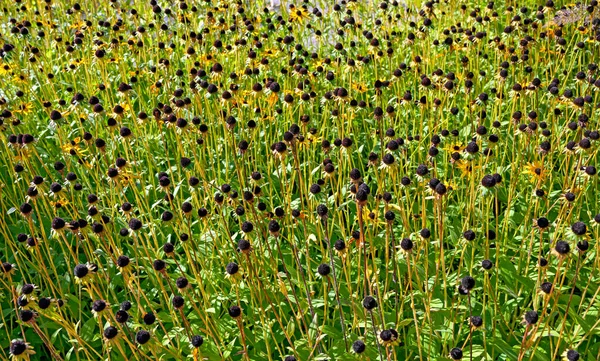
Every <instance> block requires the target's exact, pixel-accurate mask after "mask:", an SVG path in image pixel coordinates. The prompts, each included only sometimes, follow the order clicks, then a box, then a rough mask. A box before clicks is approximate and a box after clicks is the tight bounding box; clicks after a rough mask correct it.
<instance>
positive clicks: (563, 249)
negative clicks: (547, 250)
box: [554, 241, 571, 256]
mask: <svg viewBox="0 0 600 361" xmlns="http://www.w3.org/2000/svg"><path fill="white" fill-rule="evenodd" d="M554 250H555V251H556V252H557V253H558V254H559V255H561V256H564V255H566V254H568V253H569V251H571V246H570V245H569V244H568V243H567V242H565V241H558V242H556V245H555V246H554Z"/></svg>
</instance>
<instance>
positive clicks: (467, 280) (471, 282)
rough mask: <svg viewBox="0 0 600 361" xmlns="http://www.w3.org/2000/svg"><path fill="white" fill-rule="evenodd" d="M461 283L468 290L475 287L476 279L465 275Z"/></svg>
mask: <svg viewBox="0 0 600 361" xmlns="http://www.w3.org/2000/svg"><path fill="white" fill-rule="evenodd" d="M460 285H461V286H462V288H464V289H465V290H467V291H470V290H472V289H473V288H474V287H475V279H474V278H473V277H471V276H465V277H463V279H462V280H461V281H460Z"/></svg>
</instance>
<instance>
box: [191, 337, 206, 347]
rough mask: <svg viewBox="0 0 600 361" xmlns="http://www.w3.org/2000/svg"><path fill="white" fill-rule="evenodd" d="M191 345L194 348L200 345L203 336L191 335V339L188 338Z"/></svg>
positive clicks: (202, 341)
mask: <svg viewBox="0 0 600 361" xmlns="http://www.w3.org/2000/svg"><path fill="white" fill-rule="evenodd" d="M190 342H191V344H192V346H194V347H195V348H198V347H200V346H202V344H203V343H204V338H202V336H200V335H194V336H192V339H191V340H190Z"/></svg>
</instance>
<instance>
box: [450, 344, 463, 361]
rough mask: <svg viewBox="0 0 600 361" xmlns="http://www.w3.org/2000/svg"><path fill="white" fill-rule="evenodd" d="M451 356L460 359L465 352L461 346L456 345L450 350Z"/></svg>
mask: <svg viewBox="0 0 600 361" xmlns="http://www.w3.org/2000/svg"><path fill="white" fill-rule="evenodd" d="M450 358H452V359H453V360H460V359H462V358H463V352H462V350H461V349H460V348H458V347H455V348H453V349H452V350H450Z"/></svg>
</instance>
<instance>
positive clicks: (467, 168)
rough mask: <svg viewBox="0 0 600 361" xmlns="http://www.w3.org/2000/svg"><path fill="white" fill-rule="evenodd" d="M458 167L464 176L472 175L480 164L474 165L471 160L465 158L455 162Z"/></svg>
mask: <svg viewBox="0 0 600 361" xmlns="http://www.w3.org/2000/svg"><path fill="white" fill-rule="evenodd" d="M454 164H455V165H456V167H457V168H458V169H460V173H461V174H462V176H463V177H471V176H473V174H474V173H475V171H476V170H477V169H478V168H480V166H478V165H476V166H474V165H472V164H471V162H469V161H465V160H459V161H457V162H456V163H454Z"/></svg>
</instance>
